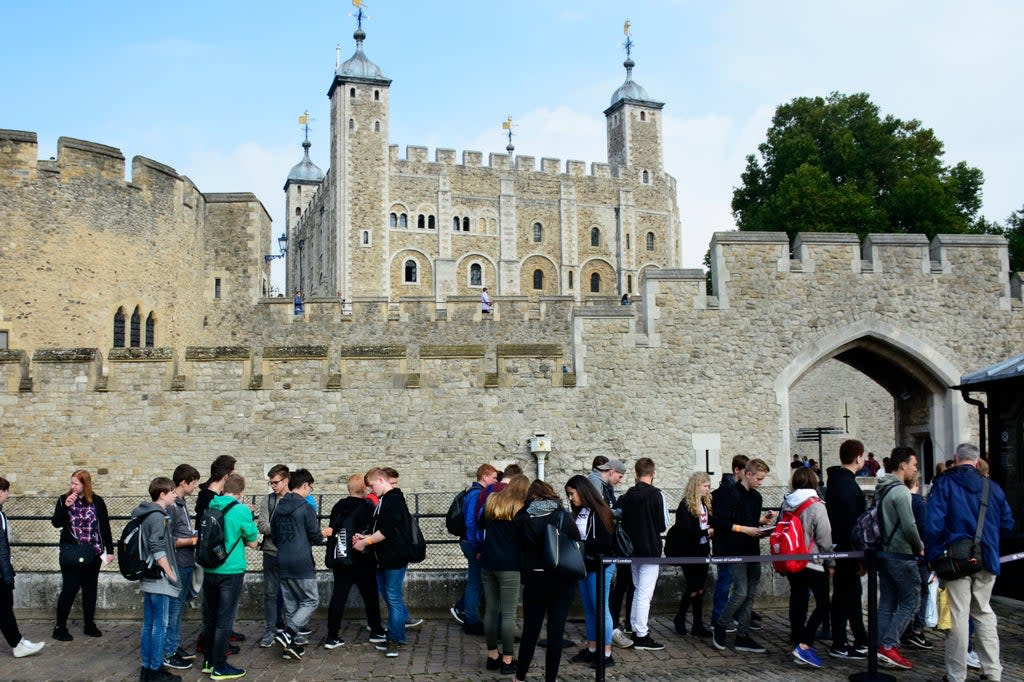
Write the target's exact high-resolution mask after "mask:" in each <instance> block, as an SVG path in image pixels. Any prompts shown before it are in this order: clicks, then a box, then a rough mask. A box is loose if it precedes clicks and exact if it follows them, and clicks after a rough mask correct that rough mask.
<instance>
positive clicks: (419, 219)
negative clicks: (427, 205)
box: [416, 213, 427, 230]
mask: <svg viewBox="0 0 1024 682" xmlns="http://www.w3.org/2000/svg"><path fill="white" fill-rule="evenodd" d="M426 224H427V220H426V217H424V215H423V214H422V213H420V214H419V215H418V216H416V227H417V228H418V229H420V230H422V229H423V228H424V227H425V226H426Z"/></svg>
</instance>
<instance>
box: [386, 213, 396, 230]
mask: <svg viewBox="0 0 1024 682" xmlns="http://www.w3.org/2000/svg"><path fill="white" fill-rule="evenodd" d="M388 225H390V226H391V227H398V214H397V213H392V214H391V215H389V216H388Z"/></svg>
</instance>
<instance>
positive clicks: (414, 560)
mask: <svg viewBox="0 0 1024 682" xmlns="http://www.w3.org/2000/svg"><path fill="white" fill-rule="evenodd" d="M409 531H410V537H409V563H410V564H418V563H420V562H422V561H423V560H424V559H426V558H427V540H426V538H424V537H423V531H422V530H420V522H419V521H418V520H417V519H416V517H415V516H413V515H412V514H410V515H409Z"/></svg>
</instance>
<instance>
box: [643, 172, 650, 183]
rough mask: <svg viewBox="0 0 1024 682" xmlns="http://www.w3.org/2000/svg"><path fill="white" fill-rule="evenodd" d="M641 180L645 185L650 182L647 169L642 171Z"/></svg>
mask: <svg viewBox="0 0 1024 682" xmlns="http://www.w3.org/2000/svg"><path fill="white" fill-rule="evenodd" d="M643 181H644V184H645V185H649V184H651V174H650V173H648V172H647V171H644V175H643Z"/></svg>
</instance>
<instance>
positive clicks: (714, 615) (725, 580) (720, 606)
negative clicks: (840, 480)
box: [711, 455, 803, 631]
mask: <svg viewBox="0 0 1024 682" xmlns="http://www.w3.org/2000/svg"><path fill="white" fill-rule="evenodd" d="M749 461H750V458H749V457H747V456H746V455H735V456H733V458H732V468H731V469H730V471H731V472H732V473H728V474H722V481H721V482H720V483H719V484H718V487H717V488H715V491H714V492H713V493H711V508H712V509H716V508H717V507H718V505H719V504H721V502H722V499H723V496H725V495H731V494H732V487H733V486H734V485H736V481H738V480H740V479H741V478H743V470H744V469H746V468H747V462H749ZM800 466H803V463H801V464H800ZM727 544H728V538H727V537H717V536H716V537H715V539H714V542H713V543H712V548H713V549H714V550H715V556H727V555H728V554H729V553H728V552H727V551H725V547H726V545H727ZM730 587H732V573H731V572H730V570H729V567H728V566H727V565H725V564H718V566H717V567H716V568H715V594H714V596H713V598H712V602H711V627H714V626H715V624H716V623H718V617H719V616H720V615H722V611H724V610H725V605H726V604H727V603H728V602H729V588H730ZM752 620H753V618H752ZM725 626H726V628H725V629H726V631H731V630H730V628H732V627H733V624H732V623H725ZM755 629H756V628H755Z"/></svg>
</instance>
